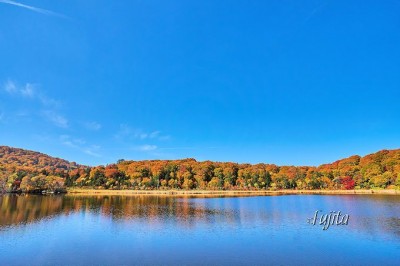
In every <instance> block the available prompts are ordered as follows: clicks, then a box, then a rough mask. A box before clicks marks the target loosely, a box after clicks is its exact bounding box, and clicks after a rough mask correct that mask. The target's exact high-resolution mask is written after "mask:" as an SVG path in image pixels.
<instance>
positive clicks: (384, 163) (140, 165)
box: [0, 150, 400, 192]
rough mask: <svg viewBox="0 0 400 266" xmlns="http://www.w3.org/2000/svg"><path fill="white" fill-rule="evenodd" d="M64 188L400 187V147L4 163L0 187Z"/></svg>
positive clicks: (248, 188)
mask: <svg viewBox="0 0 400 266" xmlns="http://www.w3.org/2000/svg"><path fill="white" fill-rule="evenodd" d="M0 151H1V150H0ZM0 156H1V154H0ZM3 157H4V156H3ZM50 158H51V157H50ZM57 160H59V159H57ZM3 161H4V159H3ZM31 161H32V160H31ZM65 187H81V188H94V189H140V190H147V189H186V190H190V189H202V190H203V189H208V190H235V189H236V190H239V189H240V190H280V189H297V190H301V189H370V188H400V150H383V151H380V152H377V153H374V154H370V155H367V156H365V157H360V156H351V157H349V158H346V159H342V160H339V161H336V162H334V163H331V164H324V165H321V166H318V167H311V166H277V165H274V164H238V163H232V162H211V161H205V162H198V161H196V160H195V159H184V160H147V161H124V160H119V161H118V162H117V163H115V164H110V165H106V166H96V167H86V166H81V165H77V164H75V163H74V164H68V163H67V164H65V163H64V165H63V167H61V168H60V167H53V166H52V167H46V166H44V167H42V168H38V167H36V165H34V166H31V165H29V164H28V165H27V164H25V165H24V164H23V163H22V164H19V165H16V164H6V165H5V164H0V191H8V192H9V191H22V192H29V191H38V190H47V191H55V190H61V189H63V188H65Z"/></svg>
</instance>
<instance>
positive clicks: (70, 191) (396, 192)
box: [68, 188, 400, 196]
mask: <svg viewBox="0 0 400 266" xmlns="http://www.w3.org/2000/svg"><path fill="white" fill-rule="evenodd" d="M68 194H77V195H78V194H79V195H177V196H179V195H187V196H196V195H198V196H263V195H301V194H329V195H346V194H347V195H354V194H378V195H400V190H395V189H377V190H373V189H359V190H277V191H271V190H257V191H248V190H107V189H82V188H71V189H68Z"/></svg>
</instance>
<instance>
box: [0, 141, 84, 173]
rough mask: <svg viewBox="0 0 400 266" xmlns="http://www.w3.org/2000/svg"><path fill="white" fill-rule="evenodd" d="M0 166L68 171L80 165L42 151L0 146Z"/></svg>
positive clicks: (32, 169) (31, 169)
mask: <svg viewBox="0 0 400 266" xmlns="http://www.w3.org/2000/svg"><path fill="white" fill-rule="evenodd" d="M0 166H2V167H6V168H10V167H15V168H18V169H26V170H28V171H29V170H30V171H34V170H38V171H42V170H46V171H49V172H59V171H68V170H72V169H76V168H79V167H80V165H78V164H76V163H75V162H69V161H67V160H63V159H59V158H54V157H51V156H49V155H46V154H43V153H40V152H35V151H30V150H24V149H18V148H12V147H7V146H0Z"/></svg>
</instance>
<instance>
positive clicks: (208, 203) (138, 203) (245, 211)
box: [0, 195, 400, 239]
mask: <svg viewBox="0 0 400 266" xmlns="http://www.w3.org/2000/svg"><path fill="white" fill-rule="evenodd" d="M316 201H323V202H324V204H325V207H327V208H334V207H335V206H336V207H337V206H338V203H340V205H341V206H342V207H344V208H346V210H347V212H348V213H349V214H350V219H351V222H350V223H349V226H348V227H347V228H346V230H351V231H358V232H360V233H363V234H366V235H369V236H371V237H374V236H375V235H381V234H382V233H384V234H386V235H387V236H390V237H395V238H397V239H398V238H400V218H399V217H398V213H400V207H399V198H398V197H390V196H389V197H388V196H372V197H371V196H358V197H355V196H343V197H341V198H340V201H339V202H338V201H337V198H335V197H323V198H321V197H309V198H308V197H307V198H304V197H303V198H295V197H286V198H284V199H280V197H270V198H269V199H268V200H266V198H264V199H257V198H225V199H224V198H213V199H205V198H191V197H168V196H148V195H140V196H69V195H66V196H37V195H4V196H0V228H1V227H4V226H10V225H17V224H24V223H31V222H35V221H38V220H41V219H45V218H49V217H51V216H57V215H61V214H70V213H80V212H86V213H91V214H93V215H101V216H103V217H106V218H109V219H111V220H113V222H115V223H120V222H121V223H123V222H130V221H139V222H145V223H147V224H148V225H150V226H154V227H162V226H170V225H171V226H175V225H178V226H179V227H181V228H182V229H185V228H187V229H190V228H193V227H196V226H201V225H207V226H209V225H212V226H213V228H220V227H221V228H223V227H227V226H232V227H235V228H237V227H240V226H250V227H252V226H262V227H265V229H266V230H270V229H271V230H272V229H275V230H277V229H279V228H280V226H283V227H282V228H286V229H288V230H290V229H296V228H300V227H304V226H307V225H305V223H306V221H305V215H313V212H314V209H313V208H315V206H316ZM300 205H303V207H302V208H301V206H300ZM310 210H312V212H310V213H309V211H310ZM332 210H333V209H332ZM302 223H304V225H303V224H302ZM316 230H318V229H316ZM332 230H334V229H332Z"/></svg>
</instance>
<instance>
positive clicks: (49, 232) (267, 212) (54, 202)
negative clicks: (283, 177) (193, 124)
mask: <svg viewBox="0 0 400 266" xmlns="http://www.w3.org/2000/svg"><path fill="white" fill-rule="evenodd" d="M316 210H319V211H320V213H321V214H323V213H329V212H331V211H341V213H343V214H349V217H350V218H349V221H348V225H331V226H330V227H329V228H328V229H327V230H323V229H322V226H321V225H319V223H317V224H316V225H312V224H310V223H308V218H311V217H313V216H314V214H315V211H316ZM399 255H400V196H395V195H282V196H262V197H218V198H196V197H171V196H170V197H168V196H148V195H141V196H73V195H72V196H70V195H63V196H34V195H3V196H0V264H1V265H8V266H10V265H399Z"/></svg>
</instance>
